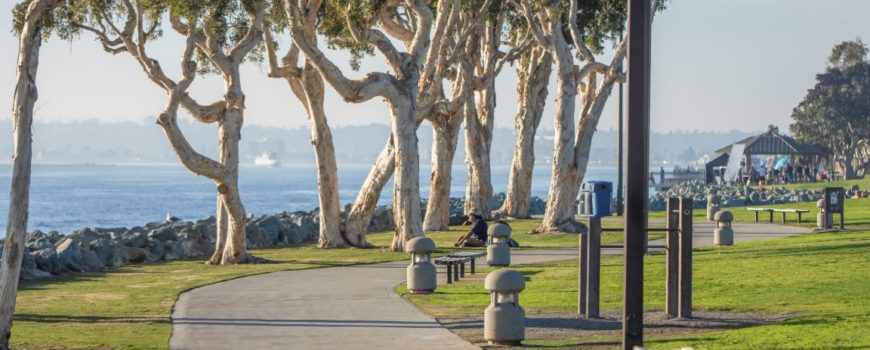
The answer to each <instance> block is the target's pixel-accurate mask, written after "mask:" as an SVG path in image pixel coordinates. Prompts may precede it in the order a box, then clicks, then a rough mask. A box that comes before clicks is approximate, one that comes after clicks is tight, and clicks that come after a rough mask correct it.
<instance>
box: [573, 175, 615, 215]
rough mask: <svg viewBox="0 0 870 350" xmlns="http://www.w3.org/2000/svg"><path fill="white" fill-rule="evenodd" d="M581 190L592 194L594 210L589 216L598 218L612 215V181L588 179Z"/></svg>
mask: <svg viewBox="0 0 870 350" xmlns="http://www.w3.org/2000/svg"><path fill="white" fill-rule="evenodd" d="M581 191H583V192H591V194H592V196H591V197H592V210H591V212H589V213H588V215H589V216H592V217H597V218H600V217H605V216H610V200H611V197H612V195H613V183H612V182H610V181H588V182H585V183H583V186H582V187H581ZM587 198H588V197H587Z"/></svg>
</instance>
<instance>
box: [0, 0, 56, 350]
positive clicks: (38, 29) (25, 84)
mask: <svg viewBox="0 0 870 350" xmlns="http://www.w3.org/2000/svg"><path fill="white" fill-rule="evenodd" d="M60 3H61V1H60V0H33V1H30V2H29V3H28V2H24V3H22V4H19V5H18V6H26V8H24V9H23V10H24V16H23V18H21V19H20V22H19V23H20V26H19V27H17V28H15V31H16V32H17V33H18V65H17V69H16V75H15V93H14V95H13V97H12V124H13V135H12V138H13V142H14V144H15V150H14V153H13V155H12V162H13V165H12V185H11V190H10V192H9V220H8V221H7V222H6V239H5V242H4V243H3V257H2V262H0V349H2V350H6V349H9V341H10V339H11V337H12V316H13V315H14V314H15V299H16V297H17V295H18V279H19V277H20V274H21V262H22V260H23V258H24V254H25V253H26V248H25V245H24V243H25V239H26V236H27V217H28V211H29V209H30V208H29V206H30V168H31V158H32V155H33V150H32V148H31V144H32V142H33V134H32V133H31V126H32V125H33V106H34V104H35V103H36V99H37V98H38V93H37V89H36V72H37V69H38V68H39V47H40V45H41V44H42V34H43V32H42V25H43V15H44V14H45V13H46V12H48V11H51V10H52V9H54V8H55V7H56V6H58V4H60Z"/></svg>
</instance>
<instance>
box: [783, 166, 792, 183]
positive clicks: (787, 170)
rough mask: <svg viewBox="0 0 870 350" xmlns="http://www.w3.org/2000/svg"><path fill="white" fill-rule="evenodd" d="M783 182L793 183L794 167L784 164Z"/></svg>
mask: <svg viewBox="0 0 870 350" xmlns="http://www.w3.org/2000/svg"><path fill="white" fill-rule="evenodd" d="M785 182H786V183H792V182H794V167H793V166H791V163H786V165H785Z"/></svg>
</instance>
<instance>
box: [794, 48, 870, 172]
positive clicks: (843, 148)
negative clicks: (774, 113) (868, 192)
mask: <svg viewBox="0 0 870 350" xmlns="http://www.w3.org/2000/svg"><path fill="white" fill-rule="evenodd" d="M867 51H868V50H867V46H866V45H864V43H863V42H861V40H860V39H859V40H855V41H847V42H843V43H841V44H839V45H837V46H835V47H834V48H833V50H832V52H831V56H830V58H829V66H828V67H827V69H826V70H825V72H824V73H821V74H818V75H816V84H815V86H814V87H813V88H812V89H810V90H809V91H808V92H807V95H806V96H805V97H804V99H803V101H801V103H800V104H799V105H798V106H797V107H795V109H794V112H793V113H792V119H794V123H792V124H791V125H790V127H789V128H790V130H791V132H792V133H794V135H795V138H796V139H797V140H799V141H801V142H806V143H811V144H815V145H818V146H821V147H823V148H826V149H828V150H829V151H831V152H832V153H833V155H834V156H835V158H836V160H837V161H838V162H839V163H840V164H841V166H842V167H843V169H844V170H845V172H846V174H845V175H846V176H847V177H849V178H851V177H855V176H857V175H858V174H857V173H856V171H855V168H862V167H864V166H865V165H866V164H861V163H863V162H865V161H862V160H861V159H860V158H858V159H857V160H858V161H857V162H856V161H855V160H856V156H857V155H858V152H859V151H860V150H861V148H862V147H866V143H867V140H868V139H870V61H868V57H867Z"/></svg>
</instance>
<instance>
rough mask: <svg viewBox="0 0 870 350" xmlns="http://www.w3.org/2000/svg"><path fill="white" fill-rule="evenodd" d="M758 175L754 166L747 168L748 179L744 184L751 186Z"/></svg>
mask: <svg viewBox="0 0 870 350" xmlns="http://www.w3.org/2000/svg"><path fill="white" fill-rule="evenodd" d="M757 177H758V170H755V167H751V168H749V179H748V180H747V181H746V186H752V184H754V183H755V178H757Z"/></svg>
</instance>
